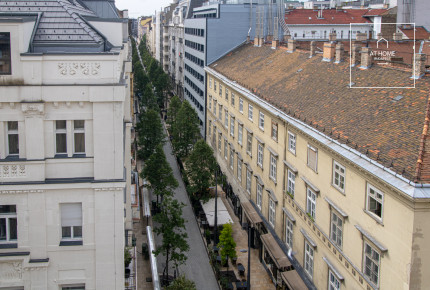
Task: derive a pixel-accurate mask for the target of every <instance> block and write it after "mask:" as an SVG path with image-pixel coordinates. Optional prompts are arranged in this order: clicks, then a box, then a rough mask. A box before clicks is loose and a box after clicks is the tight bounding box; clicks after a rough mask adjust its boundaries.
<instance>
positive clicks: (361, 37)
mask: <svg viewBox="0 0 430 290" xmlns="http://www.w3.org/2000/svg"><path fill="white" fill-rule="evenodd" d="M356 38H357V41H366V40H367V34H366V33H357V36H356Z"/></svg>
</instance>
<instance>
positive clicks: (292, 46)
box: [287, 39, 296, 53]
mask: <svg viewBox="0 0 430 290" xmlns="http://www.w3.org/2000/svg"><path fill="white" fill-rule="evenodd" d="M287 51H288V52H289V53H293V52H294V51H296V40H295V39H288V50H287Z"/></svg>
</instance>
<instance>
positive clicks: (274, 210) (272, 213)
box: [269, 198, 276, 227]
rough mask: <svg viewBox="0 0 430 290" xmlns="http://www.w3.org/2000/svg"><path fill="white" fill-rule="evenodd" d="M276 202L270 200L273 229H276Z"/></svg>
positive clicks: (270, 217)
mask: <svg viewBox="0 0 430 290" xmlns="http://www.w3.org/2000/svg"><path fill="white" fill-rule="evenodd" d="M275 213H276V209H275V201H274V200H273V199H271V198H269V223H270V225H271V226H272V227H275Z"/></svg>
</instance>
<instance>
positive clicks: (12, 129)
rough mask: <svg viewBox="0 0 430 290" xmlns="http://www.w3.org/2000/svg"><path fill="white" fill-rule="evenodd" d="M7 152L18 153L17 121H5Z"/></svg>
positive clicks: (10, 154)
mask: <svg viewBox="0 0 430 290" xmlns="http://www.w3.org/2000/svg"><path fill="white" fill-rule="evenodd" d="M0 35H1V34H0ZM7 153H8V155H9V156H13V155H15V156H17V155H18V154H19V135H18V122H17V121H9V122H7Z"/></svg>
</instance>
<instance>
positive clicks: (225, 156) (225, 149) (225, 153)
mask: <svg viewBox="0 0 430 290" xmlns="http://www.w3.org/2000/svg"><path fill="white" fill-rule="evenodd" d="M224 158H225V160H227V158H228V147H227V139H225V138H224Z"/></svg>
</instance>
